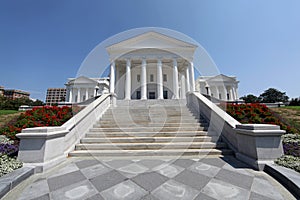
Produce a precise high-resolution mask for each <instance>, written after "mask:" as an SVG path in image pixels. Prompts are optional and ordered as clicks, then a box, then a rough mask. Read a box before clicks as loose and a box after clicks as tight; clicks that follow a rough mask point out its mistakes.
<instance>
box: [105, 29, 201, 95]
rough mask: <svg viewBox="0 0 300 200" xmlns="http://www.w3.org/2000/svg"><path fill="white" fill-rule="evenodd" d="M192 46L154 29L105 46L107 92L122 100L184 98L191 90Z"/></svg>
mask: <svg viewBox="0 0 300 200" xmlns="http://www.w3.org/2000/svg"><path fill="white" fill-rule="evenodd" d="M196 47H197V46H195V45H193V44H189V43H186V42H183V41H180V40H177V39H175V38H171V37H169V36H166V35H162V34H160V33H156V32H148V33H144V34H142V35H139V36H136V37H135V38H131V39H128V40H125V41H122V42H120V43H117V44H114V45H112V46H109V47H107V51H108V53H109V55H110V59H111V65H110V92H111V93H115V94H116V95H117V98H118V99H126V100H130V99H142V100H143V99H183V98H185V94H186V92H188V91H195V81H194V66H193V54H194V51H195V49H196ZM128 49H130V50H129V51H128Z"/></svg>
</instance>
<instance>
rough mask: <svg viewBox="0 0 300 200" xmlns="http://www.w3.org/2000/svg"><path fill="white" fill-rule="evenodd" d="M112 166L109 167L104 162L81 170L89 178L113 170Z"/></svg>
mask: <svg viewBox="0 0 300 200" xmlns="http://www.w3.org/2000/svg"><path fill="white" fill-rule="evenodd" d="M111 170H112V169H111V168H108V167H106V166H104V165H102V164H97V165H93V166H90V167H87V168H84V169H82V170H81V172H82V173H83V174H84V175H85V176H86V177H87V178H88V179H91V178H94V177H96V176H99V175H101V174H105V173H107V172H109V171H111Z"/></svg>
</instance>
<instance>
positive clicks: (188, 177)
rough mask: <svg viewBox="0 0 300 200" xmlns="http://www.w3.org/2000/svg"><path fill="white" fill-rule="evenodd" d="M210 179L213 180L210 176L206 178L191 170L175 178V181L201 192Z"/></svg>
mask: <svg viewBox="0 0 300 200" xmlns="http://www.w3.org/2000/svg"><path fill="white" fill-rule="evenodd" d="M210 179H211V178H210V177H208V176H204V175H202V174H198V173H195V172H192V171H190V170H184V171H183V172H181V173H180V174H178V175H177V176H176V177H175V178H174V180H176V181H178V182H180V183H183V184H186V185H189V186H191V187H193V188H195V189H198V190H201V189H202V188H203V187H204V186H205V185H206V184H207V183H208V182H209V181H210Z"/></svg>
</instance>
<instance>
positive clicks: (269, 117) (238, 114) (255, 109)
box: [220, 103, 298, 133]
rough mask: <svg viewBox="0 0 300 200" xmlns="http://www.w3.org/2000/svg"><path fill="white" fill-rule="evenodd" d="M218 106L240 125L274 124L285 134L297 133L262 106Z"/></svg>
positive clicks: (256, 104)
mask: <svg viewBox="0 0 300 200" xmlns="http://www.w3.org/2000/svg"><path fill="white" fill-rule="evenodd" d="M220 106H221V108H223V109H224V110H226V112H227V113H228V114H230V115H231V116H232V117H233V118H235V119H236V120H237V121H239V122H241V123H242V124H251V123H253V124H274V125H279V126H280V128H281V129H283V130H285V131H286V132H287V133H297V132H298V131H297V129H295V128H294V127H291V126H290V125H289V124H287V123H285V122H284V120H283V119H282V118H281V117H280V116H278V115H276V114H275V113H274V112H272V111H271V110H270V109H269V108H268V107H267V106H266V105H264V104H259V103H251V104H221V105H220Z"/></svg>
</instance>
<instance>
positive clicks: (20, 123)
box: [0, 106, 81, 176]
mask: <svg viewBox="0 0 300 200" xmlns="http://www.w3.org/2000/svg"><path fill="white" fill-rule="evenodd" d="M80 110H81V109H80V108H79V107H75V108H74V107H73V108H71V107H66V106H65V107H56V106H51V107H50V106H44V107H36V108H33V109H32V110H29V111H26V112H25V113H22V114H21V115H20V116H19V117H18V118H17V119H16V120H14V121H11V122H10V123H9V124H8V125H7V126H6V127H4V128H2V129H1V130H0V176H3V175H5V174H7V173H10V172H12V171H13V170H15V169H18V168H20V167H22V165H23V164H22V162H20V161H19V160H17V158H16V156H17V154H18V146H19V140H18V138H17V137H16V134H17V133H20V132H21V131H22V129H24V128H32V127H40V126H61V125H62V124H63V123H65V122H66V121H67V120H69V119H70V118H71V117H72V116H73V115H74V114H75V113H77V112H79V111H80Z"/></svg>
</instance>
